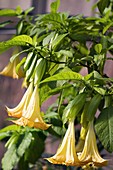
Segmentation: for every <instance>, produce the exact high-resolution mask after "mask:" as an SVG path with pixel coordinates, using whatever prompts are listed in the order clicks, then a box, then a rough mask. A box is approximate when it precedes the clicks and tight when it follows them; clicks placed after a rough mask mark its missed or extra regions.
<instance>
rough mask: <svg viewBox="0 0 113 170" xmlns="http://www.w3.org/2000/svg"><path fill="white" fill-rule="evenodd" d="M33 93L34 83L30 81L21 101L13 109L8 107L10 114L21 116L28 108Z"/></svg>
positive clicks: (16, 116)
mask: <svg viewBox="0 0 113 170" xmlns="http://www.w3.org/2000/svg"><path fill="white" fill-rule="evenodd" d="M32 93H33V83H30V85H29V87H28V89H27V90H26V92H25V94H24V96H23V98H22V99H21V101H20V103H19V104H18V105H17V106H16V107H15V108H13V109H10V108H8V107H6V109H7V112H8V115H9V116H12V117H15V118H20V117H21V116H22V114H23V113H24V112H25V111H26V110H27V107H28V104H29V101H30V99H31V96H32Z"/></svg>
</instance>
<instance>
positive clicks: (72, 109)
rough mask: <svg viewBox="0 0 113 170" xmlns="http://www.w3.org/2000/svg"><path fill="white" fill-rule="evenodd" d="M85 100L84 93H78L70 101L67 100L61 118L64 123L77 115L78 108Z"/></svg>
mask: <svg viewBox="0 0 113 170" xmlns="http://www.w3.org/2000/svg"><path fill="white" fill-rule="evenodd" d="M85 101H86V94H85V93H81V94H78V95H77V96H76V97H75V98H74V99H73V100H72V101H70V102H69V104H68V105H67V107H66V108H65V109H64V112H63V116H62V120H63V123H64V124H65V123H66V122H67V121H68V120H69V119H73V118H75V117H76V116H77V114H78V113H79V112H80V110H81V109H82V108H83V106H84V104H85Z"/></svg>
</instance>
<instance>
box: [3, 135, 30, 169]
mask: <svg viewBox="0 0 113 170" xmlns="http://www.w3.org/2000/svg"><path fill="white" fill-rule="evenodd" d="M31 140H32V134H31V133H27V132H26V133H25V135H19V136H18V140H17V142H15V143H13V144H12V145H11V147H9V148H8V150H7V151H6V153H5V155H4V157H3V159H2V168H3V169H4V170H12V169H13V168H14V166H15V165H16V164H17V163H18V161H19V159H20V158H21V157H22V156H23V154H24V153H25V151H26V150H27V149H28V147H29V145H30V143H31Z"/></svg>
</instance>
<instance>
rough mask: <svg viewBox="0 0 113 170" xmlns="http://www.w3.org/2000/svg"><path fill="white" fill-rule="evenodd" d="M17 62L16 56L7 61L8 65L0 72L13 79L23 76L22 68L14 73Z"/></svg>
mask: <svg viewBox="0 0 113 170" xmlns="http://www.w3.org/2000/svg"><path fill="white" fill-rule="evenodd" d="M17 64H19V57H16V58H15V60H13V62H9V63H8V65H7V66H6V67H5V68H4V69H3V70H2V71H1V72H0V74H1V75H4V76H8V77H12V78H14V79H18V78H22V77H23V76H24V73H23V71H22V69H19V70H18V74H17V73H16V66H17Z"/></svg>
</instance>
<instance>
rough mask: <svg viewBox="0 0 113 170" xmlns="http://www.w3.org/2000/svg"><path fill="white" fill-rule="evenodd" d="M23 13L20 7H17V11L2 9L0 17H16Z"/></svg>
mask: <svg viewBox="0 0 113 170" xmlns="http://www.w3.org/2000/svg"><path fill="white" fill-rule="evenodd" d="M21 13H22V9H21V8H20V6H17V8H16V9H8V8H7V9H1V10H0V16H16V15H20V14H21Z"/></svg>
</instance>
